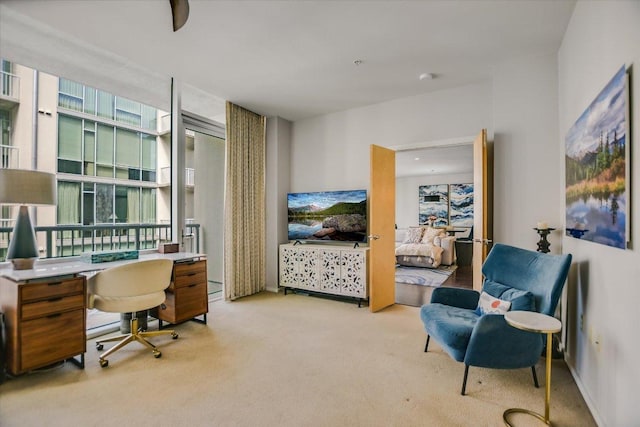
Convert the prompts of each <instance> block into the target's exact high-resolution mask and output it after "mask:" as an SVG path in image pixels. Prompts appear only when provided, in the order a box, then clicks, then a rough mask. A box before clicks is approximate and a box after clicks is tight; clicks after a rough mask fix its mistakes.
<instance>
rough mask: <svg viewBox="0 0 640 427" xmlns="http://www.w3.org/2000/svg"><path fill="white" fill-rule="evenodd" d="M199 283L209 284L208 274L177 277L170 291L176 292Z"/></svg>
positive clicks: (200, 273) (201, 273)
mask: <svg viewBox="0 0 640 427" xmlns="http://www.w3.org/2000/svg"><path fill="white" fill-rule="evenodd" d="M199 283H207V273H206V271H202V272H199V273H190V274H188V275H185V276H177V277H176V278H175V280H174V281H173V282H172V283H171V286H170V288H169V289H170V290H171V291H174V290H175V289H176V288H184V287H186V286H191V285H197V284H199Z"/></svg>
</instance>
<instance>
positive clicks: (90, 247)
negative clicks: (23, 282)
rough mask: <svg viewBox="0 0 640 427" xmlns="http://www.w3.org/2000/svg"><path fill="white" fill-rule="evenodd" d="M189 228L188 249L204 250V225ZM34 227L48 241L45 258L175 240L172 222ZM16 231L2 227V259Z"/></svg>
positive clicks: (142, 246) (40, 236)
mask: <svg viewBox="0 0 640 427" xmlns="http://www.w3.org/2000/svg"><path fill="white" fill-rule="evenodd" d="M2 225H5V224H2ZM6 225H8V224H6ZM186 228H187V232H188V233H189V234H190V235H192V236H193V237H194V239H193V240H192V245H193V247H191V248H186V250H190V251H191V252H200V224H187V225H186ZM34 229H35V231H36V235H37V237H39V238H42V236H44V241H45V242H46V243H45V247H44V254H41V256H40V257H41V258H60V257H70V256H78V255H81V254H83V253H85V252H100V251H110V250H127V249H128V250H133V249H136V250H142V249H155V248H157V247H158V245H159V244H161V243H168V242H171V225H170V224H115V225H112V224H108V225H56V226H41V227H34ZM12 231H13V228H11V227H0V261H5V259H6V254H7V247H8V246H9V241H10V238H11V232H12ZM39 241H42V240H39Z"/></svg>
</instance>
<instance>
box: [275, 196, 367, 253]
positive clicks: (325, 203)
mask: <svg viewBox="0 0 640 427" xmlns="http://www.w3.org/2000/svg"><path fill="white" fill-rule="evenodd" d="M287 211H288V230H289V233H288V234H289V240H336V241H346V242H366V241H367V191H366V190H347V191H318V192H309V193H289V194H288V195H287Z"/></svg>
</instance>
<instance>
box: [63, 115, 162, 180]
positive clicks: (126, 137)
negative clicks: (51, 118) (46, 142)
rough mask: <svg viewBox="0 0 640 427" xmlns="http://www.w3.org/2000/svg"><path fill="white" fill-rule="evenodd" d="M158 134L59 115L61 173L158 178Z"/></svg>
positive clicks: (131, 178)
mask: <svg viewBox="0 0 640 427" xmlns="http://www.w3.org/2000/svg"><path fill="white" fill-rule="evenodd" d="M156 144H157V142H156V136H155V135H152V134H147V133H143V132H139V131H134V130H130V129H124V128H120V127H118V126H113V125H109V124H104V123H98V122H95V121H93V120H87V119H83V118H80V117H73V116H69V115H66V114H62V113H61V114H59V115H58V172H62V173H72V174H76V175H85V176H100V177H105V178H118V179H126V180H132V181H147V182H155V181H156V152H157V147H156Z"/></svg>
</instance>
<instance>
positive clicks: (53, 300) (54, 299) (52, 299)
mask: <svg viewBox="0 0 640 427" xmlns="http://www.w3.org/2000/svg"><path fill="white" fill-rule="evenodd" d="M61 300H62V297H58V298H49V299H48V300H47V302H56V301H61Z"/></svg>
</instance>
